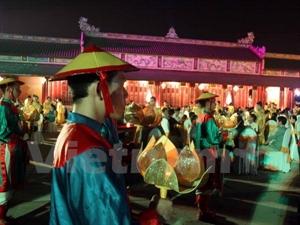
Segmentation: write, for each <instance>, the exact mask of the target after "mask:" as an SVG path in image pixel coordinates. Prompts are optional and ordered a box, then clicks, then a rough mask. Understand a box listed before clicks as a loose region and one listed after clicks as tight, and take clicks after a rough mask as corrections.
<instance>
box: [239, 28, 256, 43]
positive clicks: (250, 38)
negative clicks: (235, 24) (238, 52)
mask: <svg viewBox="0 0 300 225" xmlns="http://www.w3.org/2000/svg"><path fill="white" fill-rule="evenodd" d="M247 34H248V37H245V38H241V39H238V40H237V42H238V43H239V44H240V46H244V47H249V46H250V45H252V43H253V41H254V38H255V36H254V33H253V32H248V33H247Z"/></svg>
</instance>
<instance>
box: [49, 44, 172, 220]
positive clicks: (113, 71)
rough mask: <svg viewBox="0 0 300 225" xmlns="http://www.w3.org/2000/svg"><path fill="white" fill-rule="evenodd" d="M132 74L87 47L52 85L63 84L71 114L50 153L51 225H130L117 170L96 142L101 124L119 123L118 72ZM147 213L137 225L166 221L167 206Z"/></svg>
mask: <svg viewBox="0 0 300 225" xmlns="http://www.w3.org/2000/svg"><path fill="white" fill-rule="evenodd" d="M134 70H137V68H136V67H134V66H132V65H130V64H128V63H126V62H125V61H122V60H120V59H118V58H116V57H114V56H112V55H110V54H109V53H107V52H105V51H103V50H102V49H100V48H97V47H95V46H90V47H88V48H87V49H85V50H84V51H83V52H82V53H81V54H80V55H78V56H77V57H76V58H75V59H74V60H73V61H71V62H70V63H69V64H68V65H67V66H65V67H64V68H63V69H62V70H61V71H59V72H58V74H56V75H55V76H54V77H53V79H52V80H54V81H55V80H65V79H67V80H68V85H69V87H70V89H71V92H72V100H73V110H72V113H70V114H69V117H68V122H67V123H66V124H65V125H64V127H63V129H62V131H61V133H60V135H59V137H58V139H57V142H56V146H55V150H54V163H53V165H54V169H53V171H52V174H53V175H52V191H51V209H50V224H51V225H56V224H57V225H58V224H59V225H64V224H65V225H69V224H84V225H85V224H86V225H95V224H101V225H102V224H110V225H114V224H124V225H127V224H136V223H133V220H132V218H131V217H132V215H131V212H130V208H129V204H128V196H127V193H126V187H125V183H124V178H123V175H122V172H123V171H122V166H121V163H120V161H119V160H118V157H116V152H115V151H114V150H113V148H112V146H111V144H110V143H109V142H108V141H107V140H106V139H105V138H103V137H102V136H101V133H100V131H101V127H102V122H103V121H104V119H105V118H109V117H110V118H117V117H120V118H121V117H122V116H123V113H124V108H125V105H126V102H125V98H126V97H127V95H128V93H127V92H126V90H125V89H124V87H123V85H124V82H125V81H126V79H125V76H124V72H128V71H134ZM150 206H151V209H149V210H147V211H145V212H142V213H141V214H139V215H135V216H134V218H135V220H137V221H139V222H140V224H149V225H150V224H151V225H158V224H160V223H162V222H164V221H166V220H167V219H169V218H170V217H171V214H172V212H173V208H172V202H171V201H169V200H166V199H159V198H153V201H152V202H151V204H150Z"/></svg>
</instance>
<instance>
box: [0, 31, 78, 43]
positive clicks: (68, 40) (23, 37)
mask: <svg viewBox="0 0 300 225" xmlns="http://www.w3.org/2000/svg"><path fill="white" fill-rule="evenodd" d="M0 39H10V40H21V41H36V42H54V43H64V44H79V43H80V40H79V39H71V38H55V37H43V36H29V35H20V34H6V33H0Z"/></svg>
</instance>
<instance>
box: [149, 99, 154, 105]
mask: <svg viewBox="0 0 300 225" xmlns="http://www.w3.org/2000/svg"><path fill="white" fill-rule="evenodd" d="M149 104H150V105H152V106H155V101H154V99H153V98H150V102H149Z"/></svg>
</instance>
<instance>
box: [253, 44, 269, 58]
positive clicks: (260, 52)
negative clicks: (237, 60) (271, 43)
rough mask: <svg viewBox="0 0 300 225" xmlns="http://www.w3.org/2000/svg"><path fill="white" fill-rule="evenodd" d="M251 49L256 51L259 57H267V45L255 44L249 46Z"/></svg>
mask: <svg viewBox="0 0 300 225" xmlns="http://www.w3.org/2000/svg"><path fill="white" fill-rule="evenodd" d="M249 49H250V50H251V51H252V52H254V53H255V54H256V55H257V56H258V57H260V58H261V59H263V58H264V57H265V53H266V47H265V46H262V47H261V48H260V47H258V46H257V47H254V46H253V45H250V46H249Z"/></svg>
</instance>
